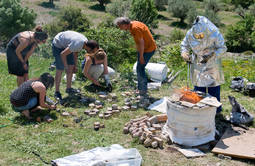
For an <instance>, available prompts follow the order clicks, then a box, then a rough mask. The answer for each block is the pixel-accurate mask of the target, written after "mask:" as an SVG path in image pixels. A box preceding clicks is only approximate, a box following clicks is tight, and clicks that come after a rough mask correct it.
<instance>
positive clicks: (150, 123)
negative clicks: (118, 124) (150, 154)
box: [123, 114, 167, 148]
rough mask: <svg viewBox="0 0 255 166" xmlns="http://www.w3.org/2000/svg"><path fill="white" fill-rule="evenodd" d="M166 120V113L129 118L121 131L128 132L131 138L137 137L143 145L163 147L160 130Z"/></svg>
mask: <svg viewBox="0 0 255 166" xmlns="http://www.w3.org/2000/svg"><path fill="white" fill-rule="evenodd" d="M166 121H167V115H166V114H161V115H155V116H150V115H146V116H143V117H140V118H137V119H131V120H130V121H129V122H128V123H126V124H125V127H124V128H123V133H124V134H128V133H130V134H131V135H132V137H133V138H139V142H140V143H141V144H144V146H145V147H152V148H163V137H162V134H161V130H162V127H163V125H164V124H165V123H166ZM164 139H165V138H164Z"/></svg>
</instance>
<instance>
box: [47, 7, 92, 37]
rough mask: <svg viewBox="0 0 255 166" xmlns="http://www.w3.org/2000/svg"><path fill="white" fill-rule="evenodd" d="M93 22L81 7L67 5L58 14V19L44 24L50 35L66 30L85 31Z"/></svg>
mask: <svg viewBox="0 0 255 166" xmlns="http://www.w3.org/2000/svg"><path fill="white" fill-rule="evenodd" d="M90 25H91V23H90V21H89V20H88V19H87V17H86V15H85V14H83V13H82V12H81V9H79V8H76V7H72V6H70V7H65V8H63V9H62V10H61V11H60V12H59V14H58V15H57V20H56V21H53V22H51V23H49V24H46V25H45V26H44V28H45V30H46V31H47V32H48V34H49V35H50V36H52V37H53V36H55V35H56V34H57V33H59V32H61V31H66V30H73V31H77V32H84V31H86V30H87V29H88V28H89V27H90Z"/></svg>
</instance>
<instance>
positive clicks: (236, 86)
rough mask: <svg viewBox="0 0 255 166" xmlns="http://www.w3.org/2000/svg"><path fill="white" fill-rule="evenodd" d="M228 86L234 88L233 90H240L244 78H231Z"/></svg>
mask: <svg viewBox="0 0 255 166" xmlns="http://www.w3.org/2000/svg"><path fill="white" fill-rule="evenodd" d="M230 88H232V89H234V90H235V91H241V90H242V89H243V88H244V79H243V77H241V76H238V77H235V78H233V80H232V81H231V85H230Z"/></svg>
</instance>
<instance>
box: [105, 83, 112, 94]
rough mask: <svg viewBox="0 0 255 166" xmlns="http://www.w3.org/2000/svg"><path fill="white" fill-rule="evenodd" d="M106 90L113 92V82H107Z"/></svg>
mask: <svg viewBox="0 0 255 166" xmlns="http://www.w3.org/2000/svg"><path fill="white" fill-rule="evenodd" d="M106 90H107V91H108V92H112V84H111V83H108V84H106Z"/></svg>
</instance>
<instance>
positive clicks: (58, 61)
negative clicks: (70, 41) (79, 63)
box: [52, 44, 74, 70]
mask: <svg viewBox="0 0 255 166" xmlns="http://www.w3.org/2000/svg"><path fill="white" fill-rule="evenodd" d="M64 49H65V48H58V47H56V46H54V44H52V53H53V56H54V57H55V62H56V68H57V69H58V70H64V68H65V67H64V64H63V61H62V58H61V55H60V54H61V52H62V51H64ZM66 61H67V64H68V65H74V56H73V53H71V54H69V55H67V57H66Z"/></svg>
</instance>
